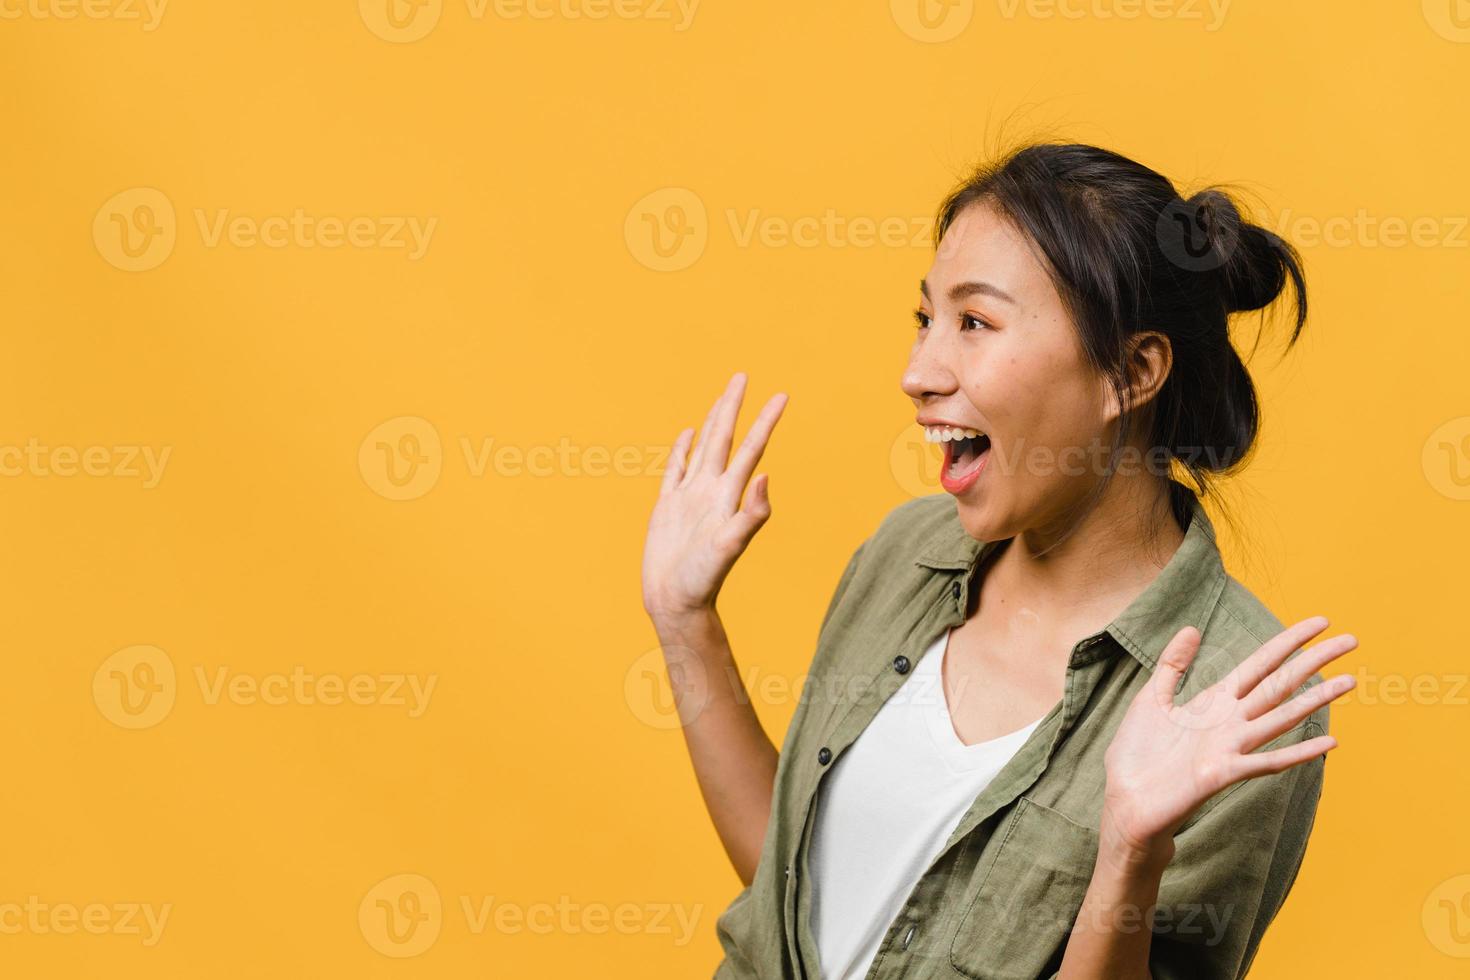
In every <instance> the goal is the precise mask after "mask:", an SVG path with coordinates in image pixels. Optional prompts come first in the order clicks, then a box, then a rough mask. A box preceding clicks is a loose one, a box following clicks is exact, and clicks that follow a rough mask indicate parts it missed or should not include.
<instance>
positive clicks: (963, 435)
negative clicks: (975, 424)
mask: <svg viewBox="0 0 1470 980" xmlns="http://www.w3.org/2000/svg"><path fill="white" fill-rule="evenodd" d="M979 435H980V433H979V432H978V431H976V430H975V429H959V428H955V427H954V426H952V425H926V426H924V439H925V440H926V441H928V442H953V441H954V440H956V439H974V438H977V437H978V436H979Z"/></svg>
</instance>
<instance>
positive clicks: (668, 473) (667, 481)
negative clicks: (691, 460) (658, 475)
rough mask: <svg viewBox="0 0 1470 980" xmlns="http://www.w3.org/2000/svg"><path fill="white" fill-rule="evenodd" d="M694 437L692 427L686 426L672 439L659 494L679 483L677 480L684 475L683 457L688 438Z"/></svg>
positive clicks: (687, 445)
mask: <svg viewBox="0 0 1470 980" xmlns="http://www.w3.org/2000/svg"><path fill="white" fill-rule="evenodd" d="M692 438H694V429H693V428H692V427H691V428H687V429H685V430H684V431H683V432H680V433H679V438H677V439H675V440H674V446H673V448H672V449H670V450H669V465H668V466H666V467H665V468H664V478H663V481H662V482H660V483H659V486H658V492H659V495H660V496H662V495H663V494H666V493H668V492H669V491H670V490H672V489H674V488H675V487H677V486H678V485H679V480H680V478H681V477H683V476H684V459H685V456H686V455H687V454H688V452H689V440H690V439H692Z"/></svg>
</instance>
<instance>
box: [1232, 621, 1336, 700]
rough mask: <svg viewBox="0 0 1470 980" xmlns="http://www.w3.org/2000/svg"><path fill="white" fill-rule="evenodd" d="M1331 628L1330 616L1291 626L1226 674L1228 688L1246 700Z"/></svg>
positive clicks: (1236, 695)
mask: <svg viewBox="0 0 1470 980" xmlns="http://www.w3.org/2000/svg"><path fill="white" fill-rule="evenodd" d="M1326 628H1327V617H1326V616H1312V617H1311V618H1309V619H1304V620H1302V621H1301V622H1300V623H1296V624H1295V625H1293V626H1288V627H1287V628H1286V629H1284V630H1282V631H1281V632H1280V633H1277V634H1276V635H1275V636H1273V637H1271V639H1269V640H1267V641H1266V642H1265V643H1263V644H1261V647H1260V649H1259V650H1257V651H1256V652H1255V653H1253V654H1251V655H1250V656H1249V657H1246V658H1245V659H1244V660H1242V661H1241V662H1240V663H1239V664H1238V665H1236V667H1235V669H1234V670H1232V671H1231V672H1230V673H1228V674H1226V675H1225V688H1226V690H1228V691H1229V692H1230V693H1231V694H1233V695H1234V696H1235V697H1237V698H1244V697H1245V696H1246V695H1247V694H1249V693H1250V692H1251V691H1252V690H1253V689H1254V688H1255V686H1256V685H1257V684H1259V683H1260V682H1261V679H1262V678H1264V677H1265V676H1266V675H1267V674H1269V673H1271V671H1273V670H1275V669H1276V668H1277V667H1279V666H1281V662H1282V661H1283V660H1285V659H1286V658H1287V657H1289V656H1291V654H1292V651H1294V650H1296V649H1297V648H1298V647H1300V646H1301V645H1302V644H1303V643H1306V642H1307V641H1308V640H1310V639H1311V638H1312V637H1314V636H1316V635H1317V634H1318V633H1320V632H1322V631H1323V630H1325V629H1326Z"/></svg>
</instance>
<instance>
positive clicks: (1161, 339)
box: [1124, 330, 1174, 412]
mask: <svg viewBox="0 0 1470 980" xmlns="http://www.w3.org/2000/svg"><path fill="white" fill-rule="evenodd" d="M1124 365H1125V367H1126V369H1127V371H1128V385H1127V387H1126V389H1125V390H1126V391H1127V393H1128V409H1129V411H1133V412H1137V411H1138V410H1139V409H1141V408H1143V407H1144V406H1145V405H1147V404H1148V403H1149V402H1151V401H1153V399H1154V396H1155V395H1157V394H1158V393H1159V389H1160V388H1162V387H1163V386H1164V382H1165V381H1166V380H1168V378H1169V370H1170V369H1171V368H1172V367H1173V366H1174V345H1173V344H1171V343H1169V338H1168V337H1166V336H1165V335H1164V334H1161V333H1158V332H1157V331H1153V330H1149V331H1146V332H1144V333H1136V334H1134V335H1133V336H1131V337H1129V338H1128V357H1127V359H1126V360H1125V361H1124Z"/></svg>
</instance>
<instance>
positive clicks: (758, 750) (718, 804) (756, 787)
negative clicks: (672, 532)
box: [654, 608, 779, 885]
mask: <svg viewBox="0 0 1470 980" xmlns="http://www.w3.org/2000/svg"><path fill="white" fill-rule="evenodd" d="M654 629H655V630H656V631H657V633H658V638H659V643H660V644H661V645H662V646H663V649H664V661H665V663H666V664H667V666H668V668H669V680H670V683H671V684H672V686H673V689H674V697H675V701H676V703H677V705H678V710H679V720H680V724H681V727H682V729H683V731H684V743H685V745H687V746H688V748H689V758H690V760H691V761H692V762H693V763H694V774H695V777H696V778H697V779H698V781H699V791H700V793H701V794H702V795H703V796H704V805H705V807H706V808H707V809H708V810H709V814H710V818H711V819H712V820H713V821H714V825H715V830H716V832H717V833H718V834H719V835H720V843H721V844H723V845H724V847H725V853H726V854H728V855H729V857H730V863H731V864H733V865H734V866H735V873H736V874H737V875H739V876H740V880H741V881H742V882H743V883H745V884H747V885H748V884H750V882H751V879H753V878H754V877H755V868H756V865H757V864H758V863H759V861H760V854H761V846H762V844H763V842H764V840H765V835H766V822H767V821H768V820H769V819H770V814H771V794H772V790H773V786H774V784H775V779H776V762H777V760H778V758H779V753H778V751H777V749H776V746H775V745H773V744H772V743H771V740H770V738H768V737H767V736H766V732H765V729H763V728H762V727H761V723H760V719H759V718H757V717H756V713H755V709H754V707H753V706H752V704H751V700H750V696H749V694H748V693H747V692H746V689H745V684H744V682H743V681H741V679H740V674H739V672H738V671H737V670H736V669H735V657H734V654H733V653H731V651H730V641H729V638H728V637H727V636H726V633H725V626H724V624H723V623H722V622H721V621H720V616H719V613H717V612H716V611H715V610H714V609H713V608H711V609H709V610H707V611H702V612H699V613H694V614H681V615H679V616H677V617H673V618H670V617H654Z"/></svg>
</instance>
